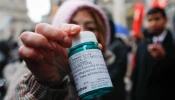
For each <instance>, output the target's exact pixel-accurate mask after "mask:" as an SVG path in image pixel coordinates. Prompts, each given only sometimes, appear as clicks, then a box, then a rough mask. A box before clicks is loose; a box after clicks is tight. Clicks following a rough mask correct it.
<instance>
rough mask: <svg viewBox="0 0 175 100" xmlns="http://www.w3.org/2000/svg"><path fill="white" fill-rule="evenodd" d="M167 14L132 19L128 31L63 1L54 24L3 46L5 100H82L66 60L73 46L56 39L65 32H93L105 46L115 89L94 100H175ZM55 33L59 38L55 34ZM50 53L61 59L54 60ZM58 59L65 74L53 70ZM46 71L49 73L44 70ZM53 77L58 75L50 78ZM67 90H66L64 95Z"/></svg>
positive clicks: (98, 12)
mask: <svg viewBox="0 0 175 100" xmlns="http://www.w3.org/2000/svg"><path fill="white" fill-rule="evenodd" d="M66 9H69V10H66ZM139 9H141V8H139ZM165 9H166V7H162V6H159V5H154V6H152V7H151V8H149V9H148V10H147V11H145V13H144V14H143V15H141V16H140V19H139V20H141V22H140V21H139V22H138V20H136V19H133V26H132V29H129V28H127V27H124V26H122V25H120V24H116V23H115V22H114V20H113V18H112V13H111V12H110V11H109V10H108V9H106V8H100V7H99V6H98V5H96V4H91V3H89V2H86V1H82V0H67V1H65V2H63V3H62V4H61V6H60V8H59V9H58V10H57V12H56V13H55V15H54V17H53V20H52V22H51V23H52V24H51V25H50V24H46V23H41V24H38V25H37V26H36V28H35V30H23V31H22V32H21V33H20V34H21V35H20V36H19V37H20V39H21V40H19V41H16V40H15V39H14V37H13V36H11V37H9V38H8V39H6V40H1V41H0V100H1V99H2V100H80V99H81V98H78V95H77V92H76V90H75V86H74V85H75V84H74V81H73V79H72V75H71V72H69V71H68V68H67V67H69V66H68V65H67V62H66V61H67V58H66V57H65V55H63V54H64V49H65V48H67V47H70V46H69V44H71V43H69V42H64V40H61V39H60V40H58V39H56V37H55V36H60V37H61V36H62V35H64V34H65V33H64V34H63V32H62V31H65V32H66V33H67V34H68V36H70V37H71V35H72V34H73V35H77V33H79V32H80V31H92V32H93V33H95V35H96V37H97V39H98V42H99V43H100V44H101V45H102V46H103V49H102V53H103V56H104V59H105V62H106V65H107V68H108V72H109V74H110V77H111V80H112V83H113V86H114V88H113V90H112V91H111V92H110V93H108V94H106V95H104V96H101V97H96V98H94V99H93V100H168V99H171V100H174V99H175V97H174V95H173V93H174V92H173V91H174V90H175V83H174V81H173V79H174V77H175V74H174V73H175V43H174V42H175V39H174V34H175V33H174V31H173V30H172V29H168V28H167V27H166V25H167V23H168V21H169V19H168V17H167V14H166V10H165ZM134 14H135V13H134ZM133 16H136V15H133ZM143 17H144V18H143ZM133 18H135V17H133ZM0 20H1V19H0ZM143 20H145V22H146V25H145V26H144V27H142V24H143V23H142V22H143ZM74 24H76V25H75V26H74ZM77 25H78V26H77ZM171 27H173V28H174V27H175V26H173V24H172V26H171ZM56 28H58V29H59V32H60V35H54V32H55V31H56ZM44 29H45V30H44ZM70 29H73V31H74V32H73V31H72V30H70ZM138 30H139V31H138ZM26 31H27V32H26ZM29 31H30V32H29ZM47 33H48V34H50V35H48V34H47ZM55 34H56V33H55ZM73 35H72V36H73ZM37 40H38V41H37ZM41 40H42V41H41ZM48 41H49V42H50V41H51V44H52V46H51V47H52V49H53V44H54V46H55V45H56V46H55V48H56V50H57V49H60V50H58V51H59V52H56V50H52V49H50V48H49V47H48V46H46V44H47V43H48ZM67 41H68V40H67ZM36 46H38V47H36ZM19 48H20V50H19ZM62 49H63V50H62ZM48 51H49V52H48ZM50 52H53V53H54V54H55V55H59V57H55V56H53V55H52V56H51V55H50ZM55 52H56V53H55ZM40 55H42V57H41V56H40ZM38 56H40V57H38ZM42 58H44V60H43V59H42ZM56 58H58V60H56V61H57V62H59V63H56V64H57V65H58V66H57V67H59V66H60V65H63V66H64V69H61V71H60V69H59V68H58V69H56V71H50V69H51V68H52V67H53V69H54V67H55V66H54V65H56V64H55V61H54V60H55V59H56ZM45 67H47V68H48V67H50V68H48V70H47V71H43V70H40V69H42V68H45ZM39 68H40V69H39ZM47 68H46V69H47ZM66 68H67V69H66ZM53 69H51V70H53ZM48 73H53V74H51V75H49V76H50V77H47V75H48ZM54 75H55V76H54ZM58 76H59V78H60V77H61V78H60V79H59V78H58ZM64 77H66V79H67V80H66V81H65V78H64ZM49 78H51V79H52V80H50V79H49ZM63 78H64V81H62V80H63ZM49 80H50V81H49ZM58 81H59V82H58ZM57 83H59V87H58V86H56V84H57ZM60 84H61V85H60ZM65 87H67V88H65ZM63 88H64V89H67V91H66V92H64V91H60V89H63ZM52 90H53V91H52Z"/></svg>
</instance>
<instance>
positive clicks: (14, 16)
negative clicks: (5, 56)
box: [0, 0, 35, 40]
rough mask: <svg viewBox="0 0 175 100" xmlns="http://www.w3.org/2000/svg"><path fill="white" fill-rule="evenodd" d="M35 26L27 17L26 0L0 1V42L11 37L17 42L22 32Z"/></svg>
mask: <svg viewBox="0 0 175 100" xmlns="http://www.w3.org/2000/svg"><path fill="white" fill-rule="evenodd" d="M33 27H35V24H34V23H32V21H31V20H30V19H29V17H28V16H27V8H26V0H0V35H1V36H0V40H4V39H5V40H6V39H8V38H9V37H10V36H11V35H13V36H14V38H15V40H19V35H20V33H21V32H22V31H23V30H31V29H32V28H33Z"/></svg>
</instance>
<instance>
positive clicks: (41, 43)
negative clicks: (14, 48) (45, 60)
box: [21, 32, 56, 51]
mask: <svg viewBox="0 0 175 100" xmlns="http://www.w3.org/2000/svg"><path fill="white" fill-rule="evenodd" d="M21 41H22V42H23V44H24V45H25V46H28V47H32V48H40V49H43V50H47V51H51V50H54V49H55V48H56V45H54V43H53V42H51V41H49V40H48V39H47V38H46V37H44V36H43V35H41V34H35V33H32V32H24V33H22V34H21Z"/></svg>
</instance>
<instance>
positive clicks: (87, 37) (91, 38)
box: [72, 31, 98, 47]
mask: <svg viewBox="0 0 175 100" xmlns="http://www.w3.org/2000/svg"><path fill="white" fill-rule="evenodd" d="M84 42H98V41H97V39H96V36H95V34H94V33H93V32H90V31H82V32H80V34H79V35H78V36H76V37H75V38H73V39H72V47H74V46H76V45H78V44H81V43H84Z"/></svg>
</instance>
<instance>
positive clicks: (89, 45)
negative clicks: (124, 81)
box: [68, 31, 113, 100]
mask: <svg viewBox="0 0 175 100" xmlns="http://www.w3.org/2000/svg"><path fill="white" fill-rule="evenodd" d="M68 57H69V63H70V66H71V70H72V74H73V78H74V81H75V85H76V89H77V92H78V96H79V98H81V99H84V100H89V99H92V98H96V97H99V96H102V95H104V94H106V93H108V92H110V91H111V90H112V88H113V85H112V82H111V79H110V76H109V73H108V70H107V67H106V64H105V61H104V58H103V55H102V52H101V50H100V49H99V47H98V42H97V39H96V37H95V34H94V33H93V32H90V31H82V32H80V34H79V35H78V36H76V37H75V38H73V39H72V47H71V48H69V50H68Z"/></svg>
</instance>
